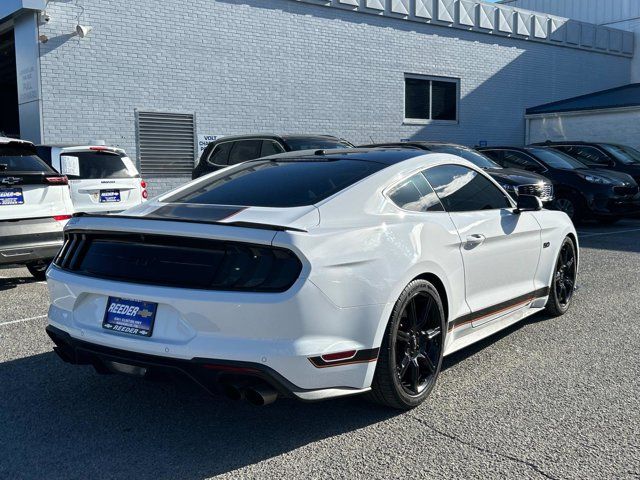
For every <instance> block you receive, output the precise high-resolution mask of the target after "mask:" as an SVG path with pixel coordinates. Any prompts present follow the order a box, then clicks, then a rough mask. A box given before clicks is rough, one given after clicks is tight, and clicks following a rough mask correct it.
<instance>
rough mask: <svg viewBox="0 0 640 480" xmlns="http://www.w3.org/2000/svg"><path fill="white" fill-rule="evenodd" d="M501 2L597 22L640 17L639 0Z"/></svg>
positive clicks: (507, 0) (527, 0) (525, 0)
mask: <svg viewBox="0 0 640 480" xmlns="http://www.w3.org/2000/svg"><path fill="white" fill-rule="evenodd" d="M501 3H503V4H505V5H509V6H512V7H520V8H526V9H528V10H535V11H537V12H544V13H550V14H552V15H559V16H562V17H568V18H572V19H574V20H580V21H583V22H590V23H596V24H603V23H609V22H618V21H624V20H630V19H634V18H635V17H640V1H638V0H513V1H509V0H505V1H503V2H501ZM639 21H640V19H639Z"/></svg>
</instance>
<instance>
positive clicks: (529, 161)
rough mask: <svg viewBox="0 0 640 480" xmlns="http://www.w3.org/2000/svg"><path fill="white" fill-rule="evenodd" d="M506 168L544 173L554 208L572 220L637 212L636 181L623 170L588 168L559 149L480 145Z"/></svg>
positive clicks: (611, 217)
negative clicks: (553, 195) (552, 188)
mask: <svg viewBox="0 0 640 480" xmlns="http://www.w3.org/2000/svg"><path fill="white" fill-rule="evenodd" d="M479 150H480V151H481V152H483V153H485V154H487V155H488V156H489V157H491V158H492V159H493V160H495V161H496V162H498V163H499V164H500V165H503V166H505V167H517V168H523V169H526V170H530V171H533V172H536V173H540V174H542V175H545V176H546V177H547V178H549V179H551V181H553V182H554V185H555V192H556V200H555V204H556V207H557V208H558V209H560V210H562V211H563V212H565V213H566V214H567V215H568V216H569V217H570V218H571V219H572V220H573V221H574V222H579V221H581V220H585V219H595V220H598V221H599V222H601V223H614V222H616V221H617V220H619V219H620V218H622V217H624V216H625V215H631V214H637V213H638V212H640V195H639V194H638V184H637V183H636V182H635V181H634V179H633V178H632V177H631V176H629V175H627V174H626V173H621V172H614V171H613V170H605V169H602V168H589V167H587V166H586V165H584V164H583V163H582V162H579V161H578V160H576V159H575V158H573V157H571V156H569V155H567V154H565V153H562V152H560V151H558V150H554V149H551V148H543V147H520V148H519V147H486V148H480V149H479Z"/></svg>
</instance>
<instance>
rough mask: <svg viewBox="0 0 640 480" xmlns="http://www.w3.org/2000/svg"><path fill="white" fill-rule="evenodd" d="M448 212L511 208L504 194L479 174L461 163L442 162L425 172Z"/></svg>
mask: <svg viewBox="0 0 640 480" xmlns="http://www.w3.org/2000/svg"><path fill="white" fill-rule="evenodd" d="M424 175H425V177H427V180H429V183H430V184H431V186H432V187H433V189H434V190H435V191H436V193H437V194H438V197H439V198H440V201H441V202H442V205H443V206H444V208H445V210H447V211H448V212H471V211H476V210H495V209H499V208H510V207H511V206H512V205H511V202H510V201H509V200H508V199H507V197H506V196H505V194H504V193H502V191H501V190H500V189H499V188H498V187H496V186H495V185H494V184H493V183H491V181H490V180H489V179H487V178H485V177H484V176H483V175H481V174H480V173H478V172H476V171H475V170H471V169H470V168H467V167H463V166H462V165H441V166H438V167H433V168H430V169H428V170H425V172H424Z"/></svg>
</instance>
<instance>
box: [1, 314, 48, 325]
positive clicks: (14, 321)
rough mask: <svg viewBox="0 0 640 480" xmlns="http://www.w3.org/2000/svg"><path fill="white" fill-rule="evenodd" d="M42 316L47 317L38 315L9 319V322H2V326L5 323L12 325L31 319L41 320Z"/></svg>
mask: <svg viewBox="0 0 640 480" xmlns="http://www.w3.org/2000/svg"><path fill="white" fill-rule="evenodd" d="M41 318H47V316H46V315H38V316H37V317H30V318H21V319H20V320H9V321H8V322H0V327H1V326H3V325H12V324H14V323H22V322H30V321H31V320H40V319H41Z"/></svg>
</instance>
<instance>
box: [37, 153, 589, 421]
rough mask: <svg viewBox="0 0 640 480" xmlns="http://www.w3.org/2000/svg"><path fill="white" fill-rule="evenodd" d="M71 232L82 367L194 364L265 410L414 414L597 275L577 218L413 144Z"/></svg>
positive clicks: (68, 280)
mask: <svg viewBox="0 0 640 480" xmlns="http://www.w3.org/2000/svg"><path fill="white" fill-rule="evenodd" d="M65 235H66V241H65V244H64V247H63V248H62V250H61V251H60V253H59V255H58V256H57V258H56V259H55V262H54V264H53V265H52V266H51V267H50V269H49V271H48V280H49V291H50V295H51V307H50V310H49V325H48V327H47V331H48V333H49V335H50V337H51V338H52V340H53V341H54V342H55V344H56V347H55V350H56V351H57V352H58V354H59V355H60V356H61V357H62V358H63V359H64V360H65V361H67V362H70V363H73V364H91V365H93V366H94V367H95V368H96V370H97V371H98V372H100V373H113V372H115V373H126V374H130V375H138V376H147V375H152V374H154V373H156V374H157V373H163V372H180V373H182V374H185V375H187V376H188V377H190V378H191V379H193V380H195V381H197V382H198V383H200V384H201V385H202V386H204V387H205V388H207V389H208V390H210V391H220V390H222V391H223V392H225V393H227V394H228V395H229V396H231V397H234V398H245V399H247V400H248V401H250V402H252V403H255V404H266V403H270V402H272V401H273V400H275V399H276V397H277V396H293V397H296V398H299V399H303V400H318V399H323V398H329V397H338V396H343V395H352V394H357V393H365V392H368V395H369V396H370V397H371V398H372V399H373V400H375V401H378V402H380V403H383V404H386V405H389V406H391V407H395V408H401V409H406V408H411V407H414V406H416V405H418V404H419V403H420V402H422V401H423V400H424V399H425V398H426V397H427V396H428V395H429V392H430V391H431V390H432V388H433V386H434V383H435V381H436V378H437V376H438V374H439V372H440V368H441V365H442V358H443V356H445V355H448V354H450V353H452V352H454V351H456V350H458V349H460V348H463V347H466V346H467V345H469V344H471V343H473V342H476V341H478V340H480V339H482V338H484V337H486V336H488V335H491V334H493V333H495V332H497V331H498V330H501V329H503V328H505V327H507V326H509V325H512V324H514V323H516V322H518V321H520V320H522V319H523V318H525V317H527V316H529V315H532V314H535V313H536V312H540V311H541V310H546V311H547V312H548V313H549V314H551V315H561V314H563V313H565V312H566V311H567V309H568V308H569V306H570V303H571V300H572V296H573V292H574V287H575V283H576V275H577V270H578V243H577V236H576V232H575V229H574V227H573V225H572V223H571V221H570V220H569V218H568V217H567V216H566V215H565V214H564V213H561V212H555V211H546V210H541V206H540V203H539V200H538V199H537V198H535V197H527V196H521V197H520V198H519V199H518V202H517V204H516V202H515V201H514V200H513V199H512V198H511V197H510V196H509V195H508V194H507V193H506V192H505V191H504V190H502V188H501V187H500V186H499V185H498V184H497V183H495V182H494V181H493V180H492V179H491V178H490V177H489V176H487V175H485V174H484V173H483V172H482V171H480V170H478V169H477V168H476V167H474V166H473V165H472V164H470V163H468V162H467V161H465V160H462V159H460V158H458V157H456V156H452V155H448V154H433V153H430V154H424V153H423V152H421V151H416V150H403V149H369V150H365V149H353V150H348V151H347V150H345V151H333V152H330V151H326V152H325V151H317V152H305V153H300V152H295V153H293V154H283V155H278V156H273V157H268V158H267V159H260V160H255V161H251V162H247V163H243V164H240V165H236V166H232V167H229V168H227V169H224V170H221V171H219V172H216V173H214V174H211V175H208V176H206V177H203V178H201V179H198V180H196V181H194V182H191V183H189V184H187V185H186V186H184V187H182V188H179V189H177V190H174V191H173V192H170V193H168V194H166V195H164V196H162V197H159V198H158V199H156V200H154V201H151V202H149V203H147V204H145V205H142V206H140V207H136V208H134V209H132V210H129V211H127V212H125V213H124V214H121V215H117V216H113V215H109V216H90V215H88V216H87V215H85V216H80V217H76V218H74V219H72V220H71V221H70V222H69V224H68V226H67V228H66V233H65Z"/></svg>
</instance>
